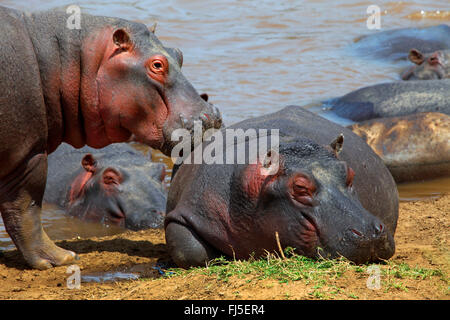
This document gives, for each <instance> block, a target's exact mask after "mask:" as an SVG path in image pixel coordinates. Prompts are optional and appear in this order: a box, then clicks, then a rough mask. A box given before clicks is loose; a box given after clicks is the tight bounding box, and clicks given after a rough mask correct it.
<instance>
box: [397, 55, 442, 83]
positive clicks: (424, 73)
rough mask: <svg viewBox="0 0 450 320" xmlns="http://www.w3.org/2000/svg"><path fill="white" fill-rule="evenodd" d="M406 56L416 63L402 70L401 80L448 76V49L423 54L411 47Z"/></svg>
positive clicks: (431, 78)
mask: <svg viewBox="0 0 450 320" xmlns="http://www.w3.org/2000/svg"><path fill="white" fill-rule="evenodd" d="M408 58H409V60H410V61H411V62H413V63H415V64H416V65H415V66H412V67H411V68H408V69H407V70H406V71H404V72H403V74H402V79H403V80H433V79H445V78H450V51H448V50H439V51H435V52H432V53H428V54H423V53H422V52H420V51H419V50H416V49H412V50H411V51H410V52H409V56H408Z"/></svg>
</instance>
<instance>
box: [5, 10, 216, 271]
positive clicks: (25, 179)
mask: <svg viewBox="0 0 450 320" xmlns="http://www.w3.org/2000/svg"><path fill="white" fill-rule="evenodd" d="M68 18H69V15H68V14H66V13H65V12H60V11H47V12H41V13H36V14H25V13H22V12H20V11H16V10H12V9H9V8H5V7H0V23H1V26H2V31H3V32H2V33H1V34H0V43H1V44H2V46H1V48H0V115H1V122H0V159H1V160H0V161H1V163H0V212H1V214H2V217H3V221H4V224H5V228H6V230H7V232H8V234H9V235H10V237H11V239H12V240H13V242H14V244H15V245H16V247H17V248H18V250H19V251H20V252H21V253H22V254H23V256H24V258H25V260H26V262H27V263H28V264H29V265H30V266H31V267H33V268H38V269H46V268H50V267H51V266H53V265H61V264H66V263H72V262H73V261H74V259H75V258H76V255H75V253H73V252H71V251H67V250H64V249H62V248H59V247H57V246H56V245H55V244H54V243H53V242H52V241H51V240H50V239H49V237H48V236H47V234H46V233H45V232H44V230H43V228H42V225H41V220H40V213H41V205H42V197H43V194H44V190H45V180H46V176H47V155H48V154H50V153H51V152H53V151H54V150H55V149H56V148H57V147H58V146H59V145H60V144H61V142H67V143H68V144H70V145H72V146H74V147H76V148H80V147H82V146H84V145H88V146H91V147H94V148H101V147H105V146H107V145H109V144H111V143H115V142H124V141H128V140H130V139H133V140H136V141H139V142H142V143H145V144H147V145H149V146H151V147H153V148H155V149H159V150H161V151H163V152H164V153H165V154H167V155H169V154H170V152H171V150H172V148H173V146H174V144H175V143H176V142H174V141H171V134H172V132H173V131H174V130H175V129H178V128H188V129H189V128H191V127H193V121H194V120H196V119H199V120H201V121H202V125H203V129H204V130H206V129H208V128H212V127H217V128H219V127H220V126H221V116H220V112H219V111H218V110H217V109H216V108H214V107H212V105H211V104H209V103H207V102H205V101H204V100H203V99H202V98H201V97H200V95H199V94H198V93H197V91H196V90H195V89H194V88H193V87H192V85H191V84H190V83H189V82H188V80H186V78H185V77H184V76H183V74H182V73H181V64H182V60H183V59H182V54H181V51H179V50H177V49H170V48H166V47H164V46H163V45H162V44H161V42H160V41H159V40H158V39H157V37H156V36H155V35H154V34H153V33H152V32H151V31H149V29H148V28H147V27H146V26H145V25H143V24H141V23H136V22H130V21H126V20H123V19H118V18H107V17H98V16H91V15H87V14H81V17H80V22H81V28H80V29H76V28H68V27H67V21H68Z"/></svg>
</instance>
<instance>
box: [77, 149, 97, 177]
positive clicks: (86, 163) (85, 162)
mask: <svg viewBox="0 0 450 320" xmlns="http://www.w3.org/2000/svg"><path fill="white" fill-rule="evenodd" d="M81 166H82V167H83V168H84V170H86V171H87V172H91V173H94V172H95V170H97V160H95V158H94V156H93V155H92V154H90V153H88V154H86V155H85V156H84V157H83V159H82V160H81Z"/></svg>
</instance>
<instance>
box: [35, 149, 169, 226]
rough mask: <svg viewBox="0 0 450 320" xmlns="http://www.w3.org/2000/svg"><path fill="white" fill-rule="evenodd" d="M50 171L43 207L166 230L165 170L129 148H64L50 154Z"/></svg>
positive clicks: (109, 222) (89, 218)
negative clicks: (44, 205)
mask: <svg viewBox="0 0 450 320" xmlns="http://www.w3.org/2000/svg"><path fill="white" fill-rule="evenodd" d="M48 172H49V173H48V176H47V186H46V188H45V193H44V202H47V203H53V204H56V205H59V206H60V207H61V208H63V209H64V210H65V211H66V213H67V214H69V215H71V216H74V217H77V218H80V219H82V220H85V221H92V222H100V223H103V224H105V225H116V226H120V227H123V228H127V229H131V230H142V229H148V228H160V227H162V225H163V221H164V215H165V211H166V201H167V195H166V190H165V186H164V185H163V183H162V182H163V181H164V177H165V165H164V164H163V163H154V162H150V161H149V160H148V158H147V157H145V156H144V155H143V154H142V153H141V152H139V151H137V150H136V149H134V148H133V147H131V146H130V145H128V144H126V143H115V144H111V145H109V146H107V147H105V148H102V149H94V148H90V147H83V148H81V149H75V148H73V147H71V146H70V145H68V144H66V143H63V144H61V145H60V146H59V147H58V148H57V149H56V151H55V152H53V153H52V154H50V155H49V157H48Z"/></svg>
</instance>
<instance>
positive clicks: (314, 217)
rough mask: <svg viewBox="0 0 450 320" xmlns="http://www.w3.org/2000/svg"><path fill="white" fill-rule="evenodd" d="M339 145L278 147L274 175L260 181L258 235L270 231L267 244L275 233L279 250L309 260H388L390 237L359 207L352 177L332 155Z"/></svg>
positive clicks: (303, 142)
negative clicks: (289, 251) (277, 234)
mask: <svg viewBox="0 0 450 320" xmlns="http://www.w3.org/2000/svg"><path fill="white" fill-rule="evenodd" d="M342 145H343V136H342V135H340V136H339V137H338V138H337V139H336V140H335V141H333V142H332V143H331V145H330V147H328V146H327V147H324V146H320V145H318V144H316V143H315V142H313V141H310V140H305V139H297V140H295V141H291V142H289V143H287V144H282V145H280V150H279V159H280V160H279V169H278V173H276V174H275V175H273V176H269V178H267V179H265V180H260V181H264V183H263V186H262V188H261V191H260V192H259V196H258V209H257V214H258V217H260V219H262V220H263V222H262V224H263V225H262V226H261V230H267V228H270V230H269V233H271V234H268V235H267V237H268V238H271V239H274V237H273V234H274V233H275V231H276V232H278V233H279V237H280V240H281V241H280V242H281V244H282V245H283V247H286V246H289V247H292V248H295V249H296V252H297V253H299V254H302V255H305V256H309V257H314V258H317V257H320V256H321V257H326V258H335V257H339V256H344V257H346V258H347V259H349V260H351V261H353V262H355V263H365V262H368V261H372V260H374V261H375V260H378V259H388V258H390V257H391V256H392V255H393V253H394V240H393V236H392V234H391V233H390V232H389V231H388V229H387V228H386V227H385V225H384V224H383V222H382V221H381V220H380V219H378V218H377V217H376V216H374V215H373V214H371V213H370V212H368V211H367V210H366V209H364V208H363V207H362V205H361V203H360V201H359V199H358V196H357V195H356V193H355V191H354V190H353V187H352V184H353V179H354V177H355V175H356V174H357V173H355V172H354V171H353V169H352V168H350V167H349V166H348V164H347V163H346V162H344V161H341V160H340V159H339V158H338V156H337V154H338V153H339V151H340V150H341V148H342ZM257 180H258V179H257ZM380 187H382V186H380ZM257 220H258V219H255V221H257ZM272 241H273V240H272Z"/></svg>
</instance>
